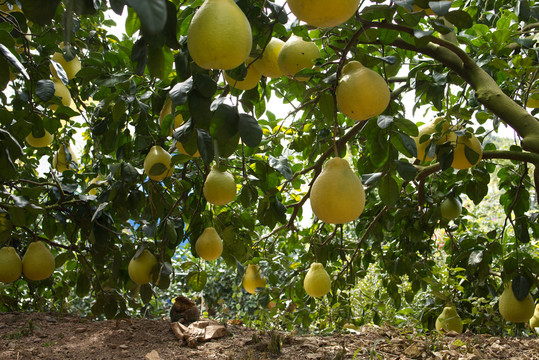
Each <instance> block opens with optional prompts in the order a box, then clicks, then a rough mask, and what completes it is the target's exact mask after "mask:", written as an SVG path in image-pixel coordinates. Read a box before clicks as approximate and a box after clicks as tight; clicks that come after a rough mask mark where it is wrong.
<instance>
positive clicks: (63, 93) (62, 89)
mask: <svg viewBox="0 0 539 360" xmlns="http://www.w3.org/2000/svg"><path fill="white" fill-rule="evenodd" d="M52 82H53V83H54V95H55V96H58V97H59V98H60V99H61V100H62V104H63V105H64V106H71V102H72V101H73V100H72V99H71V93H70V92H69V89H68V88H67V86H65V85H64V83H63V82H62V81H60V80H59V79H57V78H53V79H52ZM57 107H58V106H57V105H56V104H54V105H52V106H51V109H53V110H56V108H57Z"/></svg>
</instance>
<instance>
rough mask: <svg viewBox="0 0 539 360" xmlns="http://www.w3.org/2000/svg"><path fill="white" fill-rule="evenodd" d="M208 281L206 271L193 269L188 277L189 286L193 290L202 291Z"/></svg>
mask: <svg viewBox="0 0 539 360" xmlns="http://www.w3.org/2000/svg"><path fill="white" fill-rule="evenodd" d="M207 281H208V274H207V273H206V271H204V270H202V271H191V272H190V273H189V274H188V275H187V278H186V282H187V286H189V287H190V288H191V290H193V291H202V290H203V289H204V286H206V282H207Z"/></svg>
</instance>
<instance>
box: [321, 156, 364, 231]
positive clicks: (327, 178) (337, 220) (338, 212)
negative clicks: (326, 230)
mask: <svg viewBox="0 0 539 360" xmlns="http://www.w3.org/2000/svg"><path fill="white" fill-rule="evenodd" d="M310 199H311V207H312V209H313V212H314V214H315V215H316V216H317V217H318V218H319V219H320V220H321V221H323V222H326V223H330V224H344V223H347V222H350V221H353V220H355V219H357V218H358V217H359V215H361V213H362V212H363V208H364V207H365V190H364V189H363V184H362V183H361V180H360V178H359V176H357V175H356V173H355V172H354V171H353V170H352V169H351V168H350V164H348V161H346V160H345V159H342V158H339V157H335V158H333V159H330V160H328V162H326V164H325V165H324V168H323V169H322V172H321V173H320V175H318V177H317V178H316V180H315V181H314V183H313V185H312V186H311V196H310Z"/></svg>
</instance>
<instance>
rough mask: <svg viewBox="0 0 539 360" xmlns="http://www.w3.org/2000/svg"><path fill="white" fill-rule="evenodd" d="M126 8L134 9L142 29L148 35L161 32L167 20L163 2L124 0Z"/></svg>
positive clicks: (163, 0)
mask: <svg viewBox="0 0 539 360" xmlns="http://www.w3.org/2000/svg"><path fill="white" fill-rule="evenodd" d="M125 2H126V4H127V6H130V7H132V8H133V9H135V11H136V13H137V15H138V17H139V18H140V21H141V22H142V26H143V28H144V29H145V30H146V31H148V32H149V33H150V34H157V33H159V32H160V31H162V30H163V28H164V27H165V23H166V20H167V8H166V3H165V0H152V1H148V0H125Z"/></svg>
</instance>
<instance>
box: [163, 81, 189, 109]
mask: <svg viewBox="0 0 539 360" xmlns="http://www.w3.org/2000/svg"><path fill="white" fill-rule="evenodd" d="M192 88H193V78H192V77H189V78H188V79H187V80H185V81H183V82H181V83H178V84H176V85H174V87H173V88H172V89H171V90H170V92H169V96H170V99H171V100H172V103H173V104H174V105H177V106H179V105H183V104H185V103H186V102H187V100H188V97H187V95H188V94H189V92H191V89H192Z"/></svg>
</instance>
